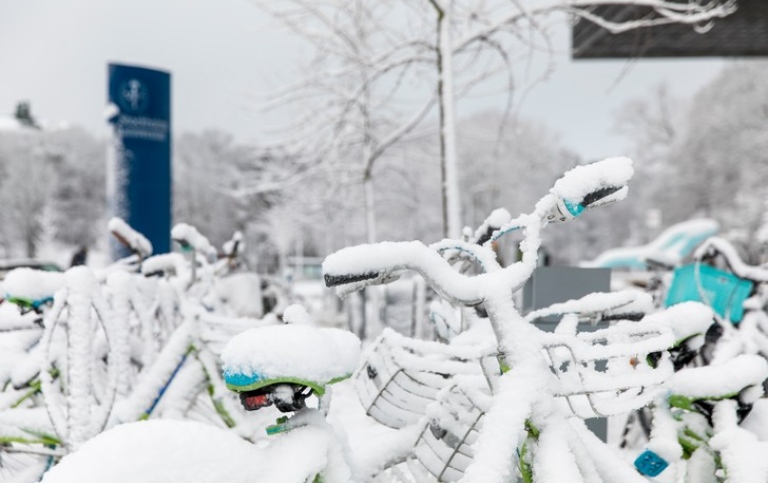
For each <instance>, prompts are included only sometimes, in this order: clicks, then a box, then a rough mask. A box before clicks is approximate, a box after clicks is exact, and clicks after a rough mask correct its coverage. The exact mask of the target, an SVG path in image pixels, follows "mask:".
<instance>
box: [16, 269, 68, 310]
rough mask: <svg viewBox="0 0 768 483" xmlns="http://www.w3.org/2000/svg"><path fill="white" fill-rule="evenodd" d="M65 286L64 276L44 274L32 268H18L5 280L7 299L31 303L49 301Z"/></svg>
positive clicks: (52, 273)
mask: <svg viewBox="0 0 768 483" xmlns="http://www.w3.org/2000/svg"><path fill="white" fill-rule="evenodd" d="M63 286H64V274H63V273H58V272H44V271H42V270H34V269H32V268H16V269H13V270H11V271H10V272H8V275H7V276H6V277H5V280H3V289H4V290H5V297H6V298H16V299H23V300H28V301H30V302H34V301H38V300H44V299H48V298H50V297H53V294H54V293H55V292H56V291H57V290H59V289H60V288H62V287H63Z"/></svg>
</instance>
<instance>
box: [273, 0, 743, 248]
mask: <svg viewBox="0 0 768 483" xmlns="http://www.w3.org/2000/svg"><path fill="white" fill-rule="evenodd" d="M261 5H262V6H265V7H267V8H269V9H270V11H271V12H272V13H273V14H274V15H275V16H276V17H277V18H279V19H280V20H281V21H282V22H283V23H285V24H286V25H288V26H289V27H290V28H291V29H292V30H293V32H295V33H296V34H297V35H300V36H302V37H304V38H305V39H307V40H309V41H310V43H312V45H314V46H315V48H316V49H317V52H318V58H317V59H316V61H317V62H316V64H315V65H314V66H313V70H312V72H313V73H312V74H311V75H309V76H307V77H306V78H305V79H303V80H302V81H300V82H299V83H297V84H294V85H291V86H289V87H288V88H287V89H286V90H285V91H284V92H283V94H282V95H278V96H277V97H276V98H275V103H277V104H280V105H283V104H285V103H286V102H289V101H290V102H302V103H306V102H309V101H314V102H315V103H316V105H319V106H322V108H320V109H318V108H313V109H311V110H306V111H305V112H306V116H304V117H301V118H299V119H297V121H296V122H294V123H292V125H291V129H293V130H294V131H300V132H301V133H302V138H305V139H306V138H307V136H306V132H307V130H309V131H313V130H314V131H315V135H314V136H312V137H311V139H314V140H318V139H322V140H323V141H322V142H320V143H319V144H317V143H315V144H314V147H313V149H312V151H313V152H315V153H326V154H328V153H338V152H339V150H344V149H349V148H351V147H353V146H356V147H357V149H359V150H360V151H361V154H360V155H359V157H360V159H362V162H361V163H360V166H362V167H363V170H362V171H363V180H364V181H365V182H366V183H367V184H366V191H365V192H366V200H367V202H366V207H367V210H368V213H369V216H367V219H368V226H369V230H368V232H369V237H368V238H369V240H372V239H375V229H374V223H373V221H372V219H373V215H372V213H373V211H374V210H373V201H372V200H373V194H372V186H373V185H372V183H371V182H370V180H371V179H372V177H373V164H374V162H375V161H376V160H377V159H379V158H380V157H381V155H382V154H383V152H384V151H385V150H386V149H388V148H389V147H390V146H392V145H393V144H395V143H397V142H401V141H402V140H403V139H404V138H405V137H406V135H407V134H409V133H411V132H412V131H413V129H414V128H415V127H416V126H417V125H418V124H419V123H420V122H421V121H422V120H423V119H424V118H425V117H426V116H427V115H428V113H429V110H430V109H431V107H432V103H433V102H434V101H433V97H435V96H436V98H437V105H438V106H439V107H438V109H439V121H438V123H439V129H438V132H439V145H440V159H441V163H440V165H441V172H442V183H441V186H442V201H443V203H442V204H443V225H444V228H443V230H444V235H448V236H458V234H459V231H460V228H461V216H460V209H461V201H460V199H459V198H460V189H459V173H458V161H457V154H456V153H457V146H456V143H457V141H456V138H457V136H456V122H457V120H456V101H457V99H460V98H461V97H462V96H464V95H466V94H467V93H468V92H470V91H472V90H473V89H475V88H476V87H477V86H479V85H482V84H484V83H485V82H487V81H488V80H489V79H490V78H493V77H494V76H497V75H502V74H503V75H505V76H506V77H507V79H508V93H509V95H510V96H511V95H512V93H513V91H514V87H515V84H514V75H513V72H514V70H515V69H516V68H517V67H518V66H520V65H527V59H528V58H529V57H530V55H531V53H533V52H537V51H543V52H545V53H547V54H551V53H552V52H553V48H552V44H551V34H550V28H551V20H552V19H553V18H555V17H556V14H564V15H565V18H566V19H581V20H584V21H590V22H593V23H596V24H597V25H599V26H601V27H603V28H605V29H607V30H609V31H610V32H613V33H620V32H625V31H628V30H632V29H638V28H644V27H650V26H656V25H663V24H670V23H682V24H689V25H692V26H694V27H696V28H698V29H700V30H704V29H706V26H707V25H709V24H710V23H711V22H712V21H713V20H714V19H717V18H720V17H724V16H726V15H729V14H730V13H732V12H733V11H734V10H735V2H733V1H732V0H722V1H718V0H713V1H711V2H707V3H702V2H699V1H694V0H690V1H686V2H679V1H669V0H568V1H565V0H552V1H549V2H540V1H539V2H534V1H530V0H527V1H526V0H512V1H506V0H505V1H502V0H498V1H484V2H476V1H469V0H466V1H461V0H425V1H424V2H402V3H399V2H393V1H387V2H371V1H366V0H341V1H337V2H322V3H318V2H310V1H308V0H295V1H292V2H290V8H286V7H285V2H280V4H279V5H280V7H279V10H275V8H276V7H275V6H274V5H275V3H274V2H261ZM606 5H614V6H615V5H619V6H621V5H625V6H638V7H643V8H645V9H646V10H647V13H648V14H647V15H645V16H643V17H642V18H640V19H637V20H626V21H614V20H611V19H608V18H604V17H601V16H600V15H599V12H600V11H599V10H596V9H595V8H594V7H596V6H606ZM560 19H561V23H562V15H561V16H560ZM433 32H434V33H433ZM318 59H319V60H318ZM549 69H550V67H547V68H546V69H545V70H544V74H543V75H544V76H546V74H547V72H548V71H549ZM406 76H408V77H409V78H411V79H413V80H412V81H411V82H413V85H414V86H418V88H412V89H411V91H410V98H411V99H412V98H413V97H414V95H413V94H414V92H416V93H417V97H420V98H421V102H419V103H414V102H413V101H411V102H410V104H416V105H417V106H419V107H417V108H416V109H414V110H413V111H412V115H411V116H405V115H403V114H402V111H401V110H398V109H396V108H395V106H397V104H398V102H401V103H402V101H403V99H405V98H408V97H409V95H408V94H409V93H406V92H403V90H401V86H402V85H403V84H404V83H405V82H406V81H405V80H404V79H405V77H406ZM398 96H399V97H398ZM425 99H428V101H427V102H424V100H425ZM510 99H511V97H510ZM510 102H511V101H510ZM508 104H509V103H508ZM393 120H399V122H394V123H393V122H392V121H393ZM404 120H405V121H404ZM386 121H389V122H386ZM318 124H319V125H320V126H321V128H320V129H318V127H317V126H318ZM382 133H387V134H382ZM318 134H319V135H318Z"/></svg>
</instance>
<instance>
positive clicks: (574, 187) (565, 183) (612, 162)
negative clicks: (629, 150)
mask: <svg viewBox="0 0 768 483" xmlns="http://www.w3.org/2000/svg"><path fill="white" fill-rule="evenodd" d="M633 174H634V169H633V168H632V160H631V159H629V158H625V157H618V158H607V159H604V160H602V161H599V162H597V163H592V164H586V165H582V166H576V167H575V168H573V169H572V170H570V171H568V172H567V173H565V174H564V175H563V177H562V178H560V179H558V180H557V181H556V182H555V185H554V187H553V188H552V191H551V192H552V194H554V195H555V196H556V197H557V198H558V199H561V200H567V201H569V202H570V203H574V204H579V203H581V202H582V201H583V200H584V197H585V196H587V195H589V194H590V193H594V192H597V191H599V190H601V189H605V188H621V187H623V186H625V185H626V184H627V182H629V180H630V179H631V178H632V175H633Z"/></svg>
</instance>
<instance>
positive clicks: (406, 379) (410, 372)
mask: <svg viewBox="0 0 768 483" xmlns="http://www.w3.org/2000/svg"><path fill="white" fill-rule="evenodd" d="M476 353H477V354H476ZM478 361H479V351H478V350H474V348H468V347H467V348H452V347H450V346H447V345H444V344H439V343H436V342H427V341H421V340H414V339H409V338H406V337H403V336H401V335H399V334H397V333H396V332H394V331H392V330H390V329H386V330H385V331H384V332H383V333H382V335H380V336H379V337H378V338H377V339H376V341H375V342H374V344H373V345H372V347H371V348H370V349H369V350H368V352H367V354H366V357H365V361H364V363H363V364H362V365H361V366H360V369H359V370H358V371H357V373H356V374H355V386H356V388H357V394H358V398H359V399H360V402H361V403H362V405H363V407H364V408H365V411H366V414H367V415H369V416H371V417H372V418H374V419H375V420H376V421H378V422H379V423H381V424H383V425H385V426H389V427H390V428H395V429H399V428H403V427H405V426H408V425H410V424H413V423H416V422H417V421H419V419H421V417H422V416H423V415H424V411H425V408H426V407H427V405H428V404H430V403H432V402H434V401H435V398H436V397H437V393H438V391H439V390H440V389H442V388H443V387H446V386H447V385H448V384H449V383H450V377H451V376H452V375H454V374H480V372H481V368H480V364H479V362H478Z"/></svg>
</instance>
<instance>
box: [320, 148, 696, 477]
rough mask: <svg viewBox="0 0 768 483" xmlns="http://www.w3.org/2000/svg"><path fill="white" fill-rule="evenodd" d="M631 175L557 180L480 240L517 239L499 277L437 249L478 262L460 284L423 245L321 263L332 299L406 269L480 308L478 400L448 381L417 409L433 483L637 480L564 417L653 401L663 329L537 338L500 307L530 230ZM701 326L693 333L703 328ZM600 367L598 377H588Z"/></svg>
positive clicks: (600, 171)
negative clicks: (421, 412) (511, 260)
mask: <svg viewBox="0 0 768 483" xmlns="http://www.w3.org/2000/svg"><path fill="white" fill-rule="evenodd" d="M631 174H632V169H631V162H630V161H629V160H627V159H611V160H606V161H603V162H601V163H596V164H594V165H589V166H584V167H579V168H576V169H574V170H572V171H571V172H569V173H566V175H565V176H564V177H563V178H561V179H560V180H558V182H557V183H555V186H554V188H553V189H552V190H551V192H550V194H549V195H547V196H545V197H544V198H542V199H541V200H540V201H539V202H538V203H537V205H536V208H535V210H534V212H533V213H531V214H528V215H522V216H520V217H518V218H516V219H514V220H511V221H510V222H509V223H508V224H507V225H505V226H504V227H503V228H502V229H501V230H499V231H498V232H496V233H495V234H494V236H493V237H492V238H491V240H493V239H496V238H498V237H499V236H501V235H503V234H504V233H506V232H508V231H511V230H518V229H522V230H523V232H524V240H523V242H522V244H521V248H522V253H523V257H522V261H520V262H518V263H516V264H513V265H511V266H509V267H507V268H504V269H502V268H500V267H498V264H496V265H494V262H495V260H494V259H493V257H492V254H490V253H488V252H487V251H483V249H481V248H475V247H473V246H471V245H461V244H458V243H456V242H453V241H444V242H443V243H444V244H445V245H446V246H451V245H453V246H454V247H455V248H456V249H458V250H460V251H463V252H470V253H472V254H473V256H474V257H475V258H477V259H480V260H483V262H484V265H485V267H486V273H482V274H480V275H476V276H474V277H469V276H466V275H462V274H460V273H458V272H457V271H455V270H454V269H453V268H452V267H451V265H450V264H449V263H447V262H446V261H445V260H444V259H443V258H442V257H440V256H439V255H438V254H437V252H436V251H435V250H434V247H427V246H425V245H423V244H421V243H419V242H407V243H379V244H375V245H363V246H358V247H352V248H348V249H344V250H341V251H340V252H337V253H336V254H334V255H331V256H330V257H328V258H327V259H326V262H325V263H324V271H325V276H326V284H327V285H329V286H336V287H338V291H339V293H340V295H344V294H347V293H350V292H352V291H354V290H358V289H360V288H362V287H364V286H366V285H368V284H377V283H387V282H389V281H391V280H394V279H396V278H397V277H398V276H399V275H400V273H402V272H403V271H406V270H413V271H416V272H417V273H419V274H420V275H421V276H422V277H424V279H425V280H426V281H427V283H428V284H429V285H430V286H431V287H432V288H433V289H434V290H435V291H436V292H438V293H439V294H440V295H441V296H442V297H444V298H445V299H447V300H449V301H451V302H452V303H455V304H457V305H464V306H478V305H482V307H483V308H484V309H485V312H486V313H487V314H488V316H489V321H490V325H491V328H492V333H493V335H494V337H495V341H496V343H497V350H496V352H495V354H494V356H495V359H496V360H497V365H496V372H495V373H491V374H488V371H487V367H488V366H485V367H486V376H488V377H487V381H488V383H489V385H490V390H489V388H488V387H487V385H486V384H485V381H483V380H481V379H478V378H473V379H472V382H471V383H469V384H467V383H463V381H457V383H456V384H451V385H450V386H449V387H447V388H444V389H442V390H440V392H439V394H438V400H439V401H440V403H439V404H438V405H437V406H434V405H433V406H430V407H429V408H427V414H428V416H429V421H430V422H429V425H428V427H427V429H425V431H424V432H423V433H422V441H423V444H421V445H417V447H416V454H417V457H418V460H419V461H420V463H421V464H422V466H423V467H425V468H426V469H427V470H428V473H429V474H431V475H432V476H433V477H434V478H436V479H438V481H456V480H459V479H461V481H465V482H473V481H482V482H495V481H498V482H502V481H509V480H510V479H511V480H513V481H517V480H519V481H525V482H531V481H536V482H561V481H604V482H611V481H645V478H644V477H643V476H641V475H640V474H639V473H637V472H636V471H635V469H634V468H633V467H632V466H631V465H630V464H628V462H626V461H623V460H622V459H621V457H620V456H619V455H617V454H615V453H614V452H612V451H611V449H610V448H608V447H607V446H605V445H604V444H602V443H601V442H599V441H598V440H597V438H596V437H595V436H594V435H592V434H591V433H589V432H588V431H587V430H586V427H585V426H584V423H583V422H582V420H581V419H580V418H575V417H573V416H574V414H575V415H578V416H581V417H589V416H586V415H584V411H585V410H586V413H587V414H591V415H595V414H597V415H610V414H618V413H624V412H627V411H629V410H632V409H636V408H638V407H642V406H645V405H646V404H649V403H650V402H652V401H653V400H655V399H657V398H659V397H661V395H662V394H663V391H664V389H663V383H664V381H665V380H666V379H667V378H668V377H670V376H671V374H672V373H673V364H672V361H671V360H670V357H669V353H668V351H667V350H668V349H670V348H673V347H674V345H675V343H676V342H678V341H679V339H678V338H677V337H676V335H675V334H674V333H673V330H671V328H670V326H669V325H668V324H666V325H665V324H660V323H654V322H653V321H652V320H648V321H643V322H641V323H638V322H626V323H617V324H615V325H613V326H611V327H610V328H608V329H605V330H603V331H597V332H593V333H585V334H577V333H576V331H575V330H576V324H575V323H570V325H569V324H566V326H564V327H563V328H562V329H560V330H558V331H556V332H555V333H554V334H547V333H543V332H541V331H540V330H538V329H536V328H535V327H534V326H533V325H532V324H530V323H529V321H527V320H525V318H523V317H522V316H521V315H520V314H519V313H518V312H517V310H516V308H515V306H514V304H513V301H512V294H513V293H514V292H515V291H516V290H518V289H519V288H521V287H522V285H523V283H524V282H525V281H526V280H527V279H528V278H529V277H530V276H531V274H532V273H533V270H534V269H535V267H536V261H537V251H538V248H539V245H540V239H539V231H540V230H541V229H542V228H543V227H544V226H546V225H547V224H548V223H550V222H552V221H555V220H566V219H571V218H574V217H576V216H578V215H580V214H581V212H582V211H583V210H584V209H585V208H590V207H593V206H597V205H600V204H604V203H606V202H609V201H615V200H618V199H621V198H623V196H624V194H625V193H626V187H625V184H626V182H627V181H628V180H629V178H630V177H631ZM678 315H683V316H685V314H678ZM691 316H692V317H695V316H696V314H691ZM707 318H711V317H704V318H703V320H702V321H703V323H706V324H709V322H710V321H709V320H706V319H707ZM699 335H702V334H699ZM601 365H605V367H606V368H605V369H604V370H599V367H600V366H601Z"/></svg>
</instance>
